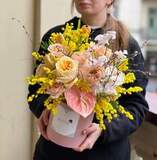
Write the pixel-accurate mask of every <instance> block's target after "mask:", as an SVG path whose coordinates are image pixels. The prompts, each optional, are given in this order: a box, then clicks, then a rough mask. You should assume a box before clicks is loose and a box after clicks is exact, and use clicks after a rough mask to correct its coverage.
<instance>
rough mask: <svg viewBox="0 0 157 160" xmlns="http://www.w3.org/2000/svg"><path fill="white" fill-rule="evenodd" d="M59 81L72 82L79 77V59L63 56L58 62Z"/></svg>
mask: <svg viewBox="0 0 157 160" xmlns="http://www.w3.org/2000/svg"><path fill="white" fill-rule="evenodd" d="M56 71H57V82H61V83H64V84H66V83H71V82H72V81H73V80H75V79H76V78H77V74H78V61H75V60H73V59H71V58H70V57H67V56H63V57H61V58H60V59H59V61H58V62H57V63H56Z"/></svg>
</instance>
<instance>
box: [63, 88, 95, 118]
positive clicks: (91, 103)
mask: <svg viewBox="0 0 157 160" xmlns="http://www.w3.org/2000/svg"><path fill="white" fill-rule="evenodd" d="M64 96H65V99H66V101H67V104H68V106H69V107H70V108H71V109H73V110H74V111H75V112H77V113H78V114H80V115H81V116H83V117H85V118H86V117H88V116H89V115H90V114H91V113H92V112H93V110H94V107H95V103H96V97H95V95H94V94H92V93H89V92H88V93H87V92H84V91H81V90H79V89H78V88H77V87H75V86H73V87H72V88H70V89H68V90H67V91H65V93H64Z"/></svg>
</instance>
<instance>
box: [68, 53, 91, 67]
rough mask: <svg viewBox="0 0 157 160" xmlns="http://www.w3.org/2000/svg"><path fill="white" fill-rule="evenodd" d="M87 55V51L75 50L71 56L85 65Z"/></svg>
mask: <svg viewBox="0 0 157 160" xmlns="http://www.w3.org/2000/svg"><path fill="white" fill-rule="evenodd" d="M88 57H89V53H88V52H75V53H74V54H73V55H72V56H71V58H72V59H74V60H76V61H78V62H79V65H85V64H87V63H88Z"/></svg>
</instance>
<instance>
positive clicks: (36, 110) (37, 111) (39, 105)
mask: <svg viewBox="0 0 157 160" xmlns="http://www.w3.org/2000/svg"><path fill="white" fill-rule="evenodd" d="M62 27H63V26H62V25H60V26H56V27H54V28H52V29H50V30H49V31H48V32H47V33H46V34H45V35H44V36H43V38H42V42H48V40H49V37H50V35H51V33H53V32H61V28H62ZM38 52H39V54H41V55H44V54H45V53H46V52H47V50H45V49H44V48H43V47H42V45H40V48H39V51H38ZM39 64H40V62H39V61H36V66H37V65H39ZM35 70H36V67H35V68H34V74H35ZM39 87H40V86H39V85H37V84H36V85H29V86H28V97H29V96H31V95H32V94H35V93H36V91H37V90H38V89H39ZM47 97H48V95H46V94H42V95H41V94H40V95H38V97H37V98H34V99H33V101H31V102H28V105H29V108H30V110H31V111H32V113H33V114H34V115H35V116H36V117H37V118H39V117H40V115H41V113H42V111H43V110H44V101H45V100H46V99H47Z"/></svg>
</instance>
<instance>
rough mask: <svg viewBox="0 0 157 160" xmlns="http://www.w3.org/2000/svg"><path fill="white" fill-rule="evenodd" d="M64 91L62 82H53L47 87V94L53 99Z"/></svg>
mask: <svg viewBox="0 0 157 160" xmlns="http://www.w3.org/2000/svg"><path fill="white" fill-rule="evenodd" d="M64 91H65V89H64V86H63V84H61V83H55V84H54V85H53V86H52V87H49V88H48V89H47V94H50V95H51V97H52V98H53V99H55V98H58V97H59V96H60V95H62V93H63V92H64Z"/></svg>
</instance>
